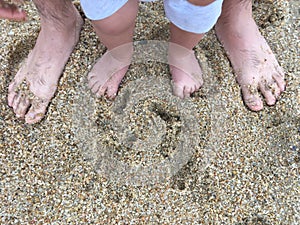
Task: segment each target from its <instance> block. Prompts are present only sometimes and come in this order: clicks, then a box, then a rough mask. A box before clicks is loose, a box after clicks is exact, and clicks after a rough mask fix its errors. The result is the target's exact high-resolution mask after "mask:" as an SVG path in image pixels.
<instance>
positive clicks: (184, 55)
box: [168, 43, 203, 99]
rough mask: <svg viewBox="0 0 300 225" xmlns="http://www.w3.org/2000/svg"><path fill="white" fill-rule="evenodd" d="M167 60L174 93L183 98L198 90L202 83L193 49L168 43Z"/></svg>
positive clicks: (200, 72)
mask: <svg viewBox="0 0 300 225" xmlns="http://www.w3.org/2000/svg"><path fill="white" fill-rule="evenodd" d="M168 61H169V65H170V72H171V75H172V86H173V94H174V95H176V96H178V97H180V98H182V99H183V98H185V97H189V96H190V95H191V94H192V93H194V92H195V91H197V90H199V88H200V87H201V86H202V84H203V79H202V71H201V68H200V65H199V62H198V60H197V59H196V57H195V54H194V51H193V50H188V49H186V48H184V47H181V46H179V45H177V44H174V43H170V45H169V55H168Z"/></svg>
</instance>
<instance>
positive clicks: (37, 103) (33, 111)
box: [25, 98, 50, 124]
mask: <svg viewBox="0 0 300 225" xmlns="http://www.w3.org/2000/svg"><path fill="white" fill-rule="evenodd" d="M49 103H50V101H45V100H44V101H43V100H41V99H38V98H36V99H34V100H32V104H31V107H30V109H29V111H28V112H27V114H26V115H25V122H26V123H28V124H33V123H37V122H39V121H41V120H42V119H43V118H44V116H45V114H46V110H47V107H48V104H49Z"/></svg>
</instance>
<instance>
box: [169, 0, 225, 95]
mask: <svg viewBox="0 0 300 225" xmlns="http://www.w3.org/2000/svg"><path fill="white" fill-rule="evenodd" d="M164 3H165V11H166V16H167V17H168V19H169V20H170V21H171V24H170V32H171V38H170V46H169V64H170V72H171V74H172V81H173V93H174V94H175V95H176V96H178V97H180V98H184V97H188V96H190V94H192V93H193V92H195V91H197V90H198V89H199V88H200V87H201V86H202V84H203V80H202V72H201V68H200V66H199V63H198V61H197V59H196V57H195V55H194V52H193V50H192V49H193V48H194V47H195V45H197V44H198V42H199V41H200V40H201V39H202V37H203V36H204V33H206V32H207V31H209V30H210V29H211V28H212V27H213V26H214V24H215V23H216V22H217V19H218V17H219V16H220V14H221V8H222V0H216V1H213V0H211V1H208V0H207V1H205V2H204V1H197V0H190V1H182V0H165V2H164ZM172 43H174V44H172ZM177 45H179V46H182V47H183V48H185V51H183V50H182V49H180V48H178V47H176V46H177Z"/></svg>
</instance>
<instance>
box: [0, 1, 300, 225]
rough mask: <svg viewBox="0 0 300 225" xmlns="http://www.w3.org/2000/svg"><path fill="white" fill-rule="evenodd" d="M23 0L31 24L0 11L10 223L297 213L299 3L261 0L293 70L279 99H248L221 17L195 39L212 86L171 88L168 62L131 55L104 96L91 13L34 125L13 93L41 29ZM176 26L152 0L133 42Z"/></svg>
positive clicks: (264, 21) (2, 165)
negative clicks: (253, 107)
mask: <svg viewBox="0 0 300 225" xmlns="http://www.w3.org/2000/svg"><path fill="white" fill-rule="evenodd" d="M77 7H78V8H79V9H80V6H79V5H78V4H77ZM25 9H26V10H27V11H28V12H29V19H28V21H27V22H25V23H21V24H19V23H14V22H8V21H4V20H3V21H0V31H1V33H0V34H1V44H0V53H1V54H0V93H1V96H0V107H1V110H0V128H1V129H0V202H1V203H0V215H1V220H0V224H299V220H300V213H299V208H300V193H299V192H300V186H299V185H300V181H299V164H300V163H299V157H300V117H299V116H300V109H299V105H300V94H299V93H300V87H299V75H300V74H299V71H300V70H299V69H300V64H299V47H300V41H299V32H298V31H299V30H298V29H299V3H298V2H297V4H296V2H292V1H255V4H254V16H255V19H256V21H257V23H258V24H259V26H260V30H261V32H262V33H263V35H264V36H265V37H266V39H267V40H268V42H269V43H270V46H271V48H272V49H273V51H274V53H275V54H276V56H277V58H278V60H279V62H280V64H281V65H282V67H283V68H284V70H285V71H286V80H287V82H288V86H287V89H286V91H285V92H284V94H283V95H282V96H281V98H280V100H279V101H278V103H277V104H276V106H274V107H266V108H265V109H264V110H263V111H261V112H258V113H255V112H251V111H249V110H248V109H247V108H246V107H245V106H244V105H243V102H242V100H241V97H240V90H239V87H238V85H237V83H236V82H235V78H234V74H233V71H232V68H231V66H230V63H229V61H228V59H227V57H226V55H225V52H224V50H223V49H222V47H221V45H220V43H219V42H218V41H217V39H216V36H215V33H214V31H213V30H212V31H210V32H209V33H208V34H207V35H206V36H205V38H204V39H203V40H202V41H201V42H200V44H199V45H198V46H197V47H196V52H197V56H198V58H199V59H200V61H201V65H202V67H203V70H204V80H205V85H204V87H203V88H202V89H201V90H200V91H199V92H197V93H195V94H194V95H193V97H192V98H191V99H187V100H184V101H181V100H179V99H177V98H175V97H174V96H172V95H171V94H170V90H171V89H170V77H169V71H168V67H167V65H166V64H164V63H161V62H153V61H150V62H143V63H134V64H133V65H132V66H131V67H130V70H129V72H128V74H127V76H126V77H125V79H124V80H123V82H122V84H121V88H120V91H119V95H118V97H117V98H116V100H114V101H108V100H105V99H95V98H94V97H93V95H92V94H91V93H90V92H89V91H88V90H87V89H86V85H85V84H86V83H85V81H86V76H87V72H88V71H89V70H90V69H91V66H92V65H93V63H94V61H95V59H97V58H98V57H99V56H100V55H101V54H103V53H104V51H105V48H104V47H103V45H101V44H100V45H99V42H98V40H97V38H96V35H95V33H94V32H93V31H92V28H91V24H90V23H89V21H88V20H85V25H84V27H83V30H82V33H81V37H80V42H79V44H78V45H77V46H76V49H75V50H74V52H73V53H72V55H71V58H70V60H69V62H68V63H67V65H66V68H65V71H64V73H63V76H62V78H61V80H60V82H59V87H58V90H57V93H56V95H55V98H54V99H53V101H52V102H51V104H50V106H49V108H48V113H47V115H46V117H45V119H44V120H43V121H42V122H40V123H38V124H35V125H26V124H24V121H21V120H18V119H17V118H16V117H15V115H14V113H13V111H12V109H11V108H9V107H8V105H7V100H6V98H7V89H8V84H9V82H10V81H11V80H12V79H13V77H14V75H15V74H16V72H17V70H18V68H19V67H20V63H21V62H22V61H23V60H24V59H25V58H26V55H27V54H28V52H29V51H30V49H32V47H33V46H34V42H35V39H36V37H37V35H38V32H39V29H40V28H39V18H38V16H37V12H36V10H35V8H34V6H33V4H32V3H31V2H27V3H26V5H25ZM168 35H169V34H168V21H167V20H166V19H165V18H164V16H163V8H162V4H161V2H157V3H147V4H141V5H140V13H139V16H138V18H137V27H136V35H135V41H140V40H160V41H164V40H167V38H168ZM142 43H147V42H142Z"/></svg>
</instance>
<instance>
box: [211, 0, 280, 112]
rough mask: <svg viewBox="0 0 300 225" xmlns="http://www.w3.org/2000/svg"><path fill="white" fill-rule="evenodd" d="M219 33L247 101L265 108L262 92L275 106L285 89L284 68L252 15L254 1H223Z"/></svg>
mask: <svg viewBox="0 0 300 225" xmlns="http://www.w3.org/2000/svg"><path fill="white" fill-rule="evenodd" d="M216 32H217V36H218V38H219V40H220V42H221V43H222V44H223V46H224V48H225V50H226V52H227V54H228V57H229V59H230V61H231V63H232V66H233V69H234V72H235V75H236V78H237V82H238V83H239V85H240V87H241V90H242V95H243V100H244V103H245V104H246V105H247V106H248V107H249V109H251V110H253V111H259V110H261V109H262V108H263V102H262V99H261V98H260V94H259V92H258V91H260V93H261V94H262V95H263V96H264V97H265V100H266V103H267V104H268V105H274V104H275V102H276V99H277V98H278V97H279V95H280V94H281V92H283V91H284V89H285V81H284V71H283V69H282V68H281V67H280V66H279V64H278V62H277V60H276V58H275V55H274V54H273V53H272V51H271V49H270V47H269V45H268V43H267V42H266V40H265V39H264V37H263V36H262V35H261V34H260V32H259V30H258V27H257V25H256V23H255V21H254V20H253V18H252V0H239V1H237V0H224V3H223V10H222V14H221V16H220V18H219V20H218V23H217V25H216Z"/></svg>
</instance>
